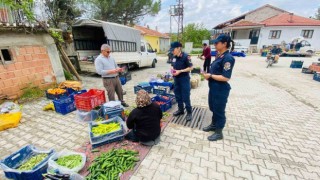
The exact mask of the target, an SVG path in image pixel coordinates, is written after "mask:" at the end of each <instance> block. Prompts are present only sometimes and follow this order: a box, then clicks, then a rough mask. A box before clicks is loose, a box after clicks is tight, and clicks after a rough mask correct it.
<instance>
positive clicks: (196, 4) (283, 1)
mask: <svg viewBox="0 0 320 180" xmlns="http://www.w3.org/2000/svg"><path fill="white" fill-rule="evenodd" d="M175 4H177V3H176V1H175V0H162V4H161V11H160V12H159V13H158V14H157V15H156V16H154V17H153V16H146V17H144V18H143V19H142V20H141V21H140V23H139V24H140V25H143V26H147V25H148V26H149V27H150V28H151V29H156V27H157V29H158V30H159V31H160V32H163V33H165V32H170V16H169V7H170V5H175ZM265 4H270V5H273V6H275V7H278V8H280V9H284V10H286V11H289V12H293V13H294V14H296V15H300V16H305V17H310V16H314V15H315V13H316V11H317V9H318V7H320V0H184V25H186V24H189V23H203V24H204V26H205V27H206V28H207V29H212V28H213V27H214V26H216V25H218V24H220V23H222V22H225V21H227V20H230V19H232V18H235V17H237V16H240V15H241V14H244V13H246V12H248V11H251V10H254V9H256V8H259V7H261V6H263V5H265ZM172 31H173V32H176V31H177V23H176V22H175V20H172Z"/></svg>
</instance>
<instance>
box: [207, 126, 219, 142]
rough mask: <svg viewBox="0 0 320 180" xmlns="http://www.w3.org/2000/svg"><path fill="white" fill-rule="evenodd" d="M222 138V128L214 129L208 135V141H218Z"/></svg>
mask: <svg viewBox="0 0 320 180" xmlns="http://www.w3.org/2000/svg"><path fill="white" fill-rule="evenodd" d="M221 139H223V134H222V129H216V131H215V132H214V134H212V135H211V136H209V137H208V140H209V141H218V140H221Z"/></svg>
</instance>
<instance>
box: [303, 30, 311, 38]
mask: <svg viewBox="0 0 320 180" xmlns="http://www.w3.org/2000/svg"><path fill="white" fill-rule="evenodd" d="M301 36H302V37H304V38H306V39H311V38H312V36H313V30H302V32H301Z"/></svg>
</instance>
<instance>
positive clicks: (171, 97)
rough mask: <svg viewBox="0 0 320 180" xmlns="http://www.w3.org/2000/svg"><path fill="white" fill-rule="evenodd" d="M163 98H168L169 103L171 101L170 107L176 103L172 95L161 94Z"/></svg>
mask: <svg viewBox="0 0 320 180" xmlns="http://www.w3.org/2000/svg"><path fill="white" fill-rule="evenodd" d="M163 96H167V97H169V98H170V101H171V105H174V104H176V103H177V100H176V96H175V95H173V94H163Z"/></svg>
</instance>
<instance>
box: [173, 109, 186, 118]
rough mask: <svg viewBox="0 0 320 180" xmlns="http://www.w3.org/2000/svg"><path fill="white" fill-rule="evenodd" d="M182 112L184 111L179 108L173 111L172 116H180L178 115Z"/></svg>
mask: <svg viewBox="0 0 320 180" xmlns="http://www.w3.org/2000/svg"><path fill="white" fill-rule="evenodd" d="M182 114H184V111H183V110H180V109H179V110H178V111H176V112H174V113H173V116H175V117H176V116H180V115H182Z"/></svg>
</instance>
